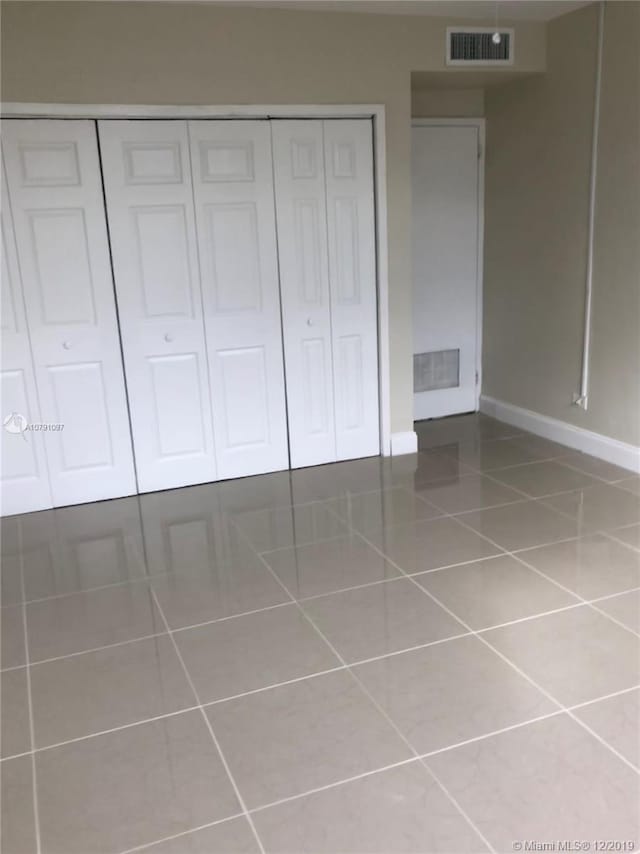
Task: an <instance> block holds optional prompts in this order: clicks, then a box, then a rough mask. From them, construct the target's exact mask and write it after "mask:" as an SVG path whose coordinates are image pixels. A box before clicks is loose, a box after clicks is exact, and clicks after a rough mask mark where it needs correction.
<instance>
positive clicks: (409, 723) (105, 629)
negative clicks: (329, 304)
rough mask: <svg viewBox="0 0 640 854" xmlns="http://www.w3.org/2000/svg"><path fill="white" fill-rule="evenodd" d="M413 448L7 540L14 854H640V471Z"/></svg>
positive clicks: (34, 528)
mask: <svg viewBox="0 0 640 854" xmlns="http://www.w3.org/2000/svg"><path fill="white" fill-rule="evenodd" d="M416 429H417V431H418V435H419V439H420V448H421V450H420V452H419V453H418V454H417V455H415V456H411V457H400V458H395V459H393V460H381V459H378V458H376V459H368V460H359V461H354V462H349V463H342V464H337V465H332V466H323V467H318V468H315V469H306V470H300V471H295V472H281V473H276V474H272V475H265V476H262V477H257V478H249V479H246V480H239V481H231V482H227V483H220V484H211V485H205V486H198V487H192V488H189V489H182V490H175V491H172V492H166V493H157V494H154V495H147V496H140V497H139V498H138V497H134V498H126V499H122V500H118V501H111V502H104V503H100V504H94V505H85V506H82V507H75V508H67V509H61V510H56V511H47V512H44V513H36V514H30V515H28V516H23V517H13V518H9V519H5V520H3V522H2V533H3V538H2V555H3V571H2V668H3V669H2V742H1V745H2V762H1V769H2V850H3V852H4V853H5V854H27V853H28V852H39V854H94V852H96V853H97V852H100V854H106V852H132V851H140V850H142V851H146V852H149V854H238V852H245V854H247V852H267V854H270V852H273V854H278V852H282V854H284V852H288V854H303V852H309V854H322V853H323V852H324V854H356V852H358V854H374V852H377V854H401V852H411V854H427V852H447V854H462V852H482V851H495V852H511V851H514V850H518V848H517V846H518V845H522V846H523V850H541V849H539V848H538V849H536V848H535V847H532V845H533V846H535V845H536V844H538V843H539V844H544V843H547V844H548V843H550V842H553V843H554V844H555V845H556V846H557V845H558V843H559V842H561V841H562V840H567V841H571V840H574V841H580V842H581V843H589V845H590V850H591V851H594V852H595V851H597V850H614V851H627V852H628V851H630V850H632V849H631V843H633V844H635V848H636V850H637V849H638V846H639V845H640V827H639V825H640V817H639V814H640V807H639V805H640V719H639V710H640V496H639V494H638V493H639V490H638V477H637V476H634V475H633V474H632V473H630V472H628V471H626V470H624V469H620V468H618V467H616V466H612V465H609V464H607V463H603V462H602V461H599V460H594V459H592V458H589V457H587V456H585V455H583V454H577V453H575V452H573V451H571V450H569V449H568V448H564V447H562V446H561V445H557V444H555V443H553V442H548V441H546V440H543V439H539V438H536V437H534V436H530V435H527V434H524V433H522V432H521V431H518V430H515V429H514V428H512V427H509V426H507V425H505V424H500V423H499V422H497V421H493V420H491V419H489V418H486V417H484V416H481V415H478V416H477V415H471V416H463V417H459V418H451V419H445V420H442V421H437V422H422V423H420V424H418V425H417V428H416ZM598 842H602V843H605V844H606V843H614V844H617V845H618V847H614V848H607V849H598V848H597V846H596V843H598ZM527 845H529V848H528V849H527V848H526V846H527ZM621 846H622V847H621ZM625 846H626V847H625ZM547 850H551V849H547ZM555 850H561V849H558V848H557V847H556V849H555ZM574 850H576V849H574ZM582 850H587V849H586V848H584V849H582Z"/></svg>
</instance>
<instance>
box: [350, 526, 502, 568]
mask: <svg viewBox="0 0 640 854" xmlns="http://www.w3.org/2000/svg"><path fill="white" fill-rule="evenodd" d="M367 539H368V540H370V541H371V542H372V543H373V544H374V545H375V546H377V548H379V549H380V551H382V552H383V553H384V554H385V555H387V557H389V558H390V560H392V561H393V562H394V563H396V564H397V565H398V566H399V567H400V568H401V569H402V570H403V571H404V572H407V573H409V574H411V573H414V572H424V571H425V570H428V569H437V568H438V567H440V566H449V565H451V564H454V563H463V562H465V561H470V560H478V559H479V558H483V557H489V556H490V555H495V554H498V553H499V552H500V549H499V548H497V547H496V546H493V545H491V543H488V542H487V541H486V540H484V539H482V537H479V536H478V535H477V534H475V533H474V532H473V531H470V530H469V529H468V528H465V527H464V526H463V525H460V524H459V523H458V522H456V520H455V519H451V518H443V519H433V520H426V521H424V522H415V523H412V524H409V525H394V526H392V527H390V528H381V529H380V530H379V531H371V532H369V533H368V534H367Z"/></svg>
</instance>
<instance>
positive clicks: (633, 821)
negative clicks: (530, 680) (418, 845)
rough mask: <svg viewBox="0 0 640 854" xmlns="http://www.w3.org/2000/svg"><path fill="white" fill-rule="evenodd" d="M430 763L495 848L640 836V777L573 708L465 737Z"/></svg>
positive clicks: (509, 848)
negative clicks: (479, 737)
mask: <svg viewBox="0 0 640 854" xmlns="http://www.w3.org/2000/svg"><path fill="white" fill-rule="evenodd" d="M427 764H428V765H429V767H430V768H432V769H433V771H434V772H435V773H436V775H437V776H438V778H439V779H440V780H441V781H442V783H443V784H444V785H445V786H446V787H447V789H448V791H449V792H451V794H452V796H453V797H454V798H455V799H456V800H457V801H458V803H459V804H460V806H461V807H462V809H463V810H464V811H465V812H466V813H467V815H468V816H469V817H470V818H471V820H472V821H473V822H474V823H475V824H476V826H477V827H478V829H479V830H480V832H481V833H483V834H484V836H485V837H486V838H487V839H488V841H489V842H490V843H491V844H492V845H493V847H494V848H495V850H496V851H505V852H507V851H512V850H513V846H514V843H519V844H521V845H522V850H523V851H524V850H526V849H525V847H524V846H525V842H527V841H530V840H534V841H537V842H539V843H547V844H549V843H551V844H554V845H556V846H557V843H558V840H580V841H588V842H589V843H590V845H593V840H607V839H611V840H633V841H634V843H635V846H637V844H638V834H639V831H640V827H639V825H638V816H639V814H638V800H639V795H640V789H639V784H640V777H638V775H637V774H636V773H635V772H634V771H632V770H631V769H630V768H629V767H628V766H627V765H625V764H624V763H623V762H622V761H621V760H620V759H618V758H617V757H616V756H614V755H613V754H612V753H611V752H610V751H609V750H608V749H607V748H606V747H605V746H604V745H602V744H601V743H600V742H599V741H597V740H596V739H595V738H593V736H591V735H590V734H589V733H588V732H586V731H585V730H584V729H583V728H582V727H581V726H580V725H579V724H577V723H576V722H575V721H572V720H571V719H570V718H569V717H568V716H565V715H558V716H556V717H553V718H549V719H548V720H543V721H537V722H536V723H533V724H530V725H529V726H526V727H519V728H518V729H514V730H511V731H509V732H505V733H500V734H499V735H496V736H494V737H492V738H490V739H486V740H484V741H480V742H475V743H473V744H468V745H464V746H462V747H459V748H457V749H456V750H450V751H447V752H445V753H441V754H439V755H438V756H432V757H430V758H429V759H428V760H427ZM531 850H533V849H531ZM540 850H541V849H540ZM549 850H552V849H549ZM553 850H557V848H556V849H553Z"/></svg>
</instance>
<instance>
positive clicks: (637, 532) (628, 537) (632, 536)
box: [610, 525, 640, 549]
mask: <svg viewBox="0 0 640 854" xmlns="http://www.w3.org/2000/svg"><path fill="white" fill-rule="evenodd" d="M610 533H611V535H612V536H614V537H615V538H616V540H622V542H623V543H627V545H629V546H631V547H632V548H634V549H640V525H626V526H625V527H624V528H612V529H611V530H610Z"/></svg>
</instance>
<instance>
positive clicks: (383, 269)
mask: <svg viewBox="0 0 640 854" xmlns="http://www.w3.org/2000/svg"><path fill="white" fill-rule="evenodd" d="M1 110H2V118H67V119H69V118H74V119H78V118H84V119H109V118H111V119H145V118H147V119H160V118H162V119H204V118H210V119H214V118H217V119H234V118H235V119H238V118H244V119H249V118H253V119H269V118H274V119H285V118H317V119H330V118H334V119H338V118H351V119H356V118H369V119H372V124H373V164H374V176H373V180H374V195H375V199H374V204H375V217H376V267H377V286H378V386H379V400H380V413H379V418H380V453H381V454H382V455H383V456H385V457H388V456H390V455H391V453H392V441H391V440H392V436H391V388H390V366H389V251H388V231H387V155H386V129H385V107H384V105H383V104H294V105H290V104H247V105H244V104H240V105H231V104H229V105H222V106H220V105H202V104H196V105H189V106H187V105H176V104H174V105H170V104H167V105H165V104H161V105H158V104H43V103H28V102H25V103H23V102H5V103H3V104H2V107H1Z"/></svg>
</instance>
